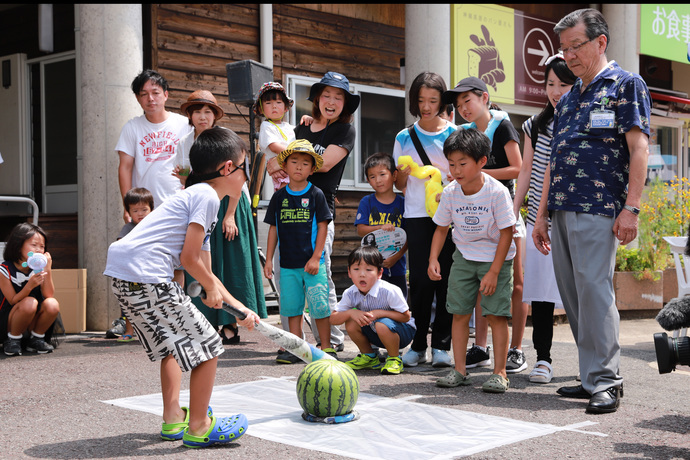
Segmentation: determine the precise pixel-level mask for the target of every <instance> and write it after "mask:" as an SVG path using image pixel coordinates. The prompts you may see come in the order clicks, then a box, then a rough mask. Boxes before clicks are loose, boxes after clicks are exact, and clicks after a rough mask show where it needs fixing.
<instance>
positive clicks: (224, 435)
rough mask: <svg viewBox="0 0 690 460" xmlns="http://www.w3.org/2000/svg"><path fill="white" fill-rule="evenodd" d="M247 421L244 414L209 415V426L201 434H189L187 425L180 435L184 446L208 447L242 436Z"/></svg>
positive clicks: (245, 429) (247, 424)
mask: <svg viewBox="0 0 690 460" xmlns="http://www.w3.org/2000/svg"><path fill="white" fill-rule="evenodd" d="M248 426H249V423H248V422H247V417H246V416H245V415H244V414H237V415H231V416H230V417H220V418H218V417H216V416H215V415H213V416H211V428H209V429H208V431H207V432H206V434H205V435H203V436H193V435H191V434H189V427H187V428H185V430H184V435H183V436H182V444H184V446H185V447H190V448H198V447H208V446H210V445H211V444H215V443H217V442H231V441H235V440H236V439H237V438H239V437H240V436H242V435H243V434H244V433H245V432H246V431H247V427H248Z"/></svg>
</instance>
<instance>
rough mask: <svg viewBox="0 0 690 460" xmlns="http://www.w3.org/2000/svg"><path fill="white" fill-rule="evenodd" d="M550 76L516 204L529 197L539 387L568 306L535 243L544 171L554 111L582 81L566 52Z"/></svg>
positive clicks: (527, 285)
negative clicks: (559, 308) (558, 309)
mask: <svg viewBox="0 0 690 460" xmlns="http://www.w3.org/2000/svg"><path fill="white" fill-rule="evenodd" d="M545 75H546V96H547V99H548V102H547V103H546V106H545V107H544V109H543V110H542V111H541V113H539V114H538V115H535V116H533V117H531V118H529V119H528V120H527V121H525V123H524V124H523V125H522V130H523V131H524V133H525V142H524V153H523V158H522V168H521V170H520V175H519V176H518V180H517V190H516V191H515V199H514V201H513V208H514V211H515V216H518V215H519V212H520V207H521V205H522V203H523V202H524V199H525V195H527V197H528V198H527V210H528V211H527V219H526V226H527V240H526V241H528V244H527V245H526V246H527V249H526V252H525V281H524V287H523V295H522V300H523V302H525V303H531V304H532V326H533V330H532V342H533V343H534V348H535V349H536V350H537V362H536V364H535V365H534V369H533V370H532V372H531V373H530V375H529V379H530V382H534V383H549V382H550V381H551V378H552V377H553V369H552V367H551V341H552V338H553V310H554V307H555V305H556V304H559V305H562V302H561V297H560V295H559V293H558V287H557V286H556V278H555V276H554V273H553V261H552V259H551V254H549V255H548V256H546V257H545V256H544V255H543V254H541V253H539V251H538V250H537V248H536V247H535V246H534V245H533V244H530V242H531V241H532V231H533V230H534V222H535V219H536V216H537V209H538V208H539V200H540V199H541V191H542V187H543V183H544V173H545V171H546V168H547V167H548V165H549V159H550V158H551V139H552V137H553V114H554V109H555V107H556V104H558V101H559V100H560V98H561V97H562V96H563V95H564V94H565V93H567V92H568V91H570V88H571V87H572V86H573V83H575V79H576V78H575V75H573V73H572V72H571V71H570V69H569V68H568V66H567V65H566V63H565V60H564V59H563V55H562V54H557V55H555V56H552V57H551V58H549V59H548V60H547V61H546V72H545ZM535 137H536V138H535ZM528 190H529V194H528Z"/></svg>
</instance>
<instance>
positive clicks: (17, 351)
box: [3, 337, 22, 356]
mask: <svg viewBox="0 0 690 460" xmlns="http://www.w3.org/2000/svg"><path fill="white" fill-rule="evenodd" d="M3 348H4V349H5V354H6V355H7V356H21V354H22V339H10V338H9V337H8V338H7V340H5V343H4V345H3Z"/></svg>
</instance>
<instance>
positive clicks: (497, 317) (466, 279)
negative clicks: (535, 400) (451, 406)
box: [428, 128, 515, 393]
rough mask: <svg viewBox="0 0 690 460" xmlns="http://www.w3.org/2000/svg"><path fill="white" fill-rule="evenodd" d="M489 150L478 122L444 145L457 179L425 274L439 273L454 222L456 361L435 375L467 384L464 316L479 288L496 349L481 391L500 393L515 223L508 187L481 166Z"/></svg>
mask: <svg viewBox="0 0 690 460" xmlns="http://www.w3.org/2000/svg"><path fill="white" fill-rule="evenodd" d="M490 150H491V144H490V141H489V138H488V137H487V136H486V135H485V134H484V133H482V132H480V131H478V130H477V129H475V128H470V129H463V128H458V129H457V131H455V132H454V133H453V134H451V135H450V136H449V137H448V139H446V142H445V143H444V145H443V153H444V154H445V156H446V158H448V164H449V166H450V173H451V175H452V176H453V178H454V179H455V181H453V182H451V183H450V184H449V185H448V186H447V187H446V188H445V189H444V190H443V193H442V195H441V201H440V203H439V207H438V210H437V211H436V214H435V215H434V219H433V220H434V223H436V225H438V227H437V229H436V231H435V233H434V237H433V240H432V242H431V253H430V255H429V268H428V275H429V278H431V279H432V280H440V279H441V268H440V265H439V262H438V255H439V253H440V251H441V248H442V247H443V242H444V241H445V239H446V235H447V234H448V228H449V226H450V224H453V233H452V236H453V241H454V242H455V246H456V248H457V251H455V253H454V254H453V266H452V268H451V271H450V274H449V275H448V298H447V304H446V308H447V309H448V312H449V313H451V314H452V315H453V326H452V340H453V355H454V358H455V368H454V369H453V370H451V371H450V373H449V374H448V375H447V376H445V377H442V378H440V379H438V380H437V381H436V385H438V386H440V387H457V386H460V385H470V384H471V383H470V378H469V375H467V371H466V368H465V353H466V350H467V341H468V339H469V330H470V328H469V321H470V318H471V317H472V311H473V310H474V304H475V303H476V300H477V295H478V293H481V295H482V296H481V306H482V313H483V315H484V316H486V318H487V320H488V322H489V326H490V327H491V335H492V339H493V348H494V363H495V366H494V371H493V374H492V375H491V377H490V378H489V380H487V381H486V382H484V384H483V385H482V390H484V391H486V392H489V393H504V392H505V391H506V390H507V389H508V387H509V386H510V381H509V380H508V377H507V374H506V358H507V356H508V336H509V335H508V318H510V316H511V315H510V298H511V294H512V291H513V258H514V257H515V244H514V243H513V227H514V225H515V214H514V213H513V211H512V204H511V203H512V201H511V199H510V194H509V192H508V189H507V188H506V187H505V186H504V185H503V184H501V183H500V182H498V181H497V180H496V179H494V178H492V177H491V176H489V175H488V174H485V173H483V172H482V167H484V165H485V164H486V161H487V154H488V153H489V152H490Z"/></svg>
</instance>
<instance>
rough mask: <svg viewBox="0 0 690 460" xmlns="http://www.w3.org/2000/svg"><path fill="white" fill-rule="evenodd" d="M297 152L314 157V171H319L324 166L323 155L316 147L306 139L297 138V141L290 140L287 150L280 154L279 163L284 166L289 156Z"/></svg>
mask: <svg viewBox="0 0 690 460" xmlns="http://www.w3.org/2000/svg"><path fill="white" fill-rule="evenodd" d="M295 152H299V153H306V154H308V155H311V156H312V157H313V158H314V172H316V171H318V170H319V169H320V168H321V166H323V156H321V155H320V154H318V153H316V152H315V151H314V147H313V146H312V145H311V142H309V141H308V140H306V139H297V140H296V141H292V142H290V144H289V145H288V146H287V148H286V149H285V150H283V151H282V152H280V153H279V154H278V164H279V165H280V167H281V168H282V167H283V164H285V160H286V159H287V157H289V156H290V155H292V154H293V153H295Z"/></svg>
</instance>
